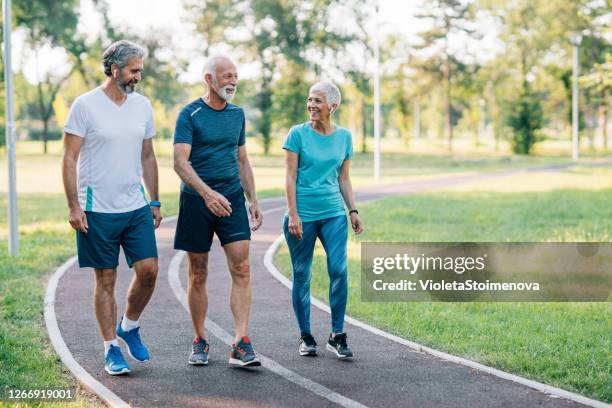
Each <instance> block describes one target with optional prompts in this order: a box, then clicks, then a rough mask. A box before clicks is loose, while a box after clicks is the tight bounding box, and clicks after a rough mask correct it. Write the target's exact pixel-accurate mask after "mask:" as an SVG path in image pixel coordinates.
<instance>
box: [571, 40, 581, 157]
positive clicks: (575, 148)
mask: <svg viewBox="0 0 612 408" xmlns="http://www.w3.org/2000/svg"><path fill="white" fill-rule="evenodd" d="M570 42H571V43H572V49H573V58H572V60H573V64H572V65H573V67H572V76H573V81H572V82H573V83H572V160H578V156H579V150H580V140H579V133H578V132H579V130H580V129H579V124H580V123H579V120H580V111H579V109H578V108H579V106H578V103H579V101H578V92H579V90H578V75H579V69H580V67H579V66H578V47H579V46H580V43H581V42H582V35H580V33H572V34H571V35H570Z"/></svg>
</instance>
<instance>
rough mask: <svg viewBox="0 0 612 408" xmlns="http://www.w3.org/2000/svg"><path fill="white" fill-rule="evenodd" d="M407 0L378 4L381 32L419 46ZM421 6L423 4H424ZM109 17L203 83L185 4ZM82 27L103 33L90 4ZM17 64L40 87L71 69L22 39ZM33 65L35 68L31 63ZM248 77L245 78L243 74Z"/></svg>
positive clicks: (131, 4)
mask: <svg viewBox="0 0 612 408" xmlns="http://www.w3.org/2000/svg"><path fill="white" fill-rule="evenodd" d="M426 1H427V0H421V1H405V0H380V3H379V4H380V6H379V12H380V14H379V27H380V34H381V36H383V35H385V34H388V33H400V34H401V35H402V36H403V37H404V38H406V39H407V40H408V41H409V42H415V40H416V38H417V37H416V34H417V33H418V32H420V31H422V30H424V29H426V28H427V26H426V23H425V22H424V21H422V20H419V19H416V18H414V17H413V16H414V14H415V13H416V12H417V11H418V4H420V3H421V2H426ZM421 4H422V3H421ZM109 6H110V9H109V15H110V18H111V20H112V21H113V22H115V23H118V24H119V25H121V26H122V27H126V28H129V29H130V30H132V31H135V32H138V33H141V34H146V33H147V32H151V31H155V32H163V33H166V34H167V35H168V37H169V38H171V39H172V40H171V41H172V49H173V52H174V53H175V55H177V56H178V57H182V58H188V59H189V60H190V61H191V64H190V66H189V70H188V72H187V74H185V75H184V76H183V77H182V78H181V79H182V80H185V81H196V80H198V79H199V78H200V75H201V72H202V68H203V65H204V61H203V59H202V58H200V57H198V55H197V52H195V50H197V48H198V47H197V40H196V39H195V38H194V37H193V35H192V34H191V33H192V32H193V29H192V27H191V25H190V24H189V23H188V19H187V18H186V15H185V11H184V10H183V7H182V2H181V0H129V1H125V0H109ZM80 11H81V21H80V26H79V30H80V31H82V32H84V33H92V34H93V35H95V33H99V32H100V30H101V29H102V20H101V18H99V15H98V13H97V12H96V11H95V10H94V7H93V4H92V2H91V0H82V1H81V10H80ZM366 30H367V31H368V32H369V33H371V38H374V33H375V24H374V21H370V22H369V24H368V26H367V27H366ZM493 42H494V39H493V37H491V38H489V39H488V40H485V41H484V43H481V44H480V46H479V49H480V50H479V59H488V58H489V57H490V56H491V52H487V51H486V50H487V49H489V50H490V49H493V47H491V46H486V47H483V45H485V44H487V43H488V44H489V45H491V44H493ZM451 46H456V47H465V43H464V42H462V40H461V39H454V44H453V41H451ZM13 47H14V50H13V55H14V57H13V58H14V61H15V67H16V68H17V69H19V68H20V65H21V64H22V63H25V64H24V67H23V71H24V73H25V75H26V78H27V79H28V80H29V81H30V82H37V78H39V77H40V74H41V73H42V72H48V71H51V72H57V73H58V74H61V73H62V72H65V71H67V69H68V68H67V67H68V64H67V63H64V64H58V63H57V61H61V60H64V61H66V56H65V55H64V54H63V53H62V52H58V51H57V50H51V49H43V50H42V51H41V53H40V54H39V55H38V56H37V57H35V56H26V55H24V53H23V36H22V35H20V34H19V33H16V34H15V35H14V46H13ZM213 51H214V52H229V53H231V52H230V51H231V50H229V49H216V50H213ZM32 62H33V63H32ZM241 68H242V73H243V76H245V77H249V76H253V75H254V72H250V73H249V71H253V68H252V67H251V68H250V69H249V67H241ZM245 71H246V72H245Z"/></svg>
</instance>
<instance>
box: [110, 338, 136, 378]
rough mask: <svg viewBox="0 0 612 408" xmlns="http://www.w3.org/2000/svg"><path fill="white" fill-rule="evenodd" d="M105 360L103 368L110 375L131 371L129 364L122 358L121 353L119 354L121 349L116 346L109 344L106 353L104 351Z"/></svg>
mask: <svg viewBox="0 0 612 408" xmlns="http://www.w3.org/2000/svg"><path fill="white" fill-rule="evenodd" d="M105 360H106V364H105V365H104V370H105V371H106V372H107V373H109V374H110V375H121V374H129V373H131V372H132V370H130V366H129V365H128V363H127V362H126V361H125V359H124V358H123V354H121V349H120V348H119V347H117V346H113V345H112V344H111V346H110V348H109V349H108V353H106V357H105Z"/></svg>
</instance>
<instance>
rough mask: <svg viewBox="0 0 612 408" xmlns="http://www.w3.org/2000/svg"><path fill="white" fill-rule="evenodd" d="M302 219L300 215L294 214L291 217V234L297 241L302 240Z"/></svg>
mask: <svg viewBox="0 0 612 408" xmlns="http://www.w3.org/2000/svg"><path fill="white" fill-rule="evenodd" d="M302 232H303V231H302V219H301V218H300V216H299V215H297V214H293V215H290V216H289V233H290V234H291V235H293V236H295V237H296V238H297V239H302Z"/></svg>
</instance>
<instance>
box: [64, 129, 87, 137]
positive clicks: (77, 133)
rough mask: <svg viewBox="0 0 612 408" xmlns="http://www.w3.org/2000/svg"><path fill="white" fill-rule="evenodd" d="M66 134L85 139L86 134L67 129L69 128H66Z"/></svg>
mask: <svg viewBox="0 0 612 408" xmlns="http://www.w3.org/2000/svg"><path fill="white" fill-rule="evenodd" d="M64 132H65V133H70V134H71V135H75V136H78V137H85V132H80V131H78V130H74V129H70V128H67V127H65V128H64Z"/></svg>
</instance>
